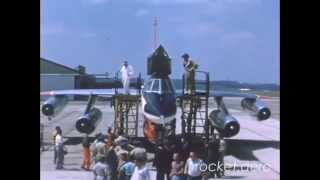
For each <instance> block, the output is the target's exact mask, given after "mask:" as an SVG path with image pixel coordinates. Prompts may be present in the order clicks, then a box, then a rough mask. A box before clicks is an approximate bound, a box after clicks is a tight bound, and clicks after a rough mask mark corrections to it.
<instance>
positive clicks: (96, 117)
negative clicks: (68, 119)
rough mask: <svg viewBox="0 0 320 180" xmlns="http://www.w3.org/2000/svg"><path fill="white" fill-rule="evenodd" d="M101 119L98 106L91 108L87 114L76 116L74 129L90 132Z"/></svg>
mask: <svg viewBox="0 0 320 180" xmlns="http://www.w3.org/2000/svg"><path fill="white" fill-rule="evenodd" d="M101 119H102V112H101V110H99V109H98V108H92V109H91V110H90V111H89V112H88V113H87V114H85V115H83V116H81V117H80V118H78V120H77V122H76V129H77V131H79V132H80V133H86V134H91V133H92V132H93V131H94V130H95V128H96V127H97V125H98V124H99V123H100V121H101Z"/></svg>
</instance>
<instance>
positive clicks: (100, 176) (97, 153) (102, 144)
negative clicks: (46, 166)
mask: <svg viewBox="0 0 320 180" xmlns="http://www.w3.org/2000/svg"><path fill="white" fill-rule="evenodd" d="M53 137H54V144H55V146H54V163H55V164H56V169H63V163H64V155H65V154H66V152H65V147H64V143H63V137H62V130H61V128H60V127H59V126H57V127H56V129H55V132H54V134H53ZM212 145H213V146H214V145H215V144H212ZM82 146H83V156H84V158H83V163H82V166H81V168H82V169H84V170H86V171H92V172H93V174H94V177H95V180H149V179H150V173H149V168H148V167H147V166H146V163H147V152H146V150H145V149H144V148H140V147H134V146H132V145H130V144H129V141H128V139H127V138H126V137H125V136H124V135H123V134H122V132H119V133H117V135H116V134H114V133H113V132H112V129H111V128H109V129H108V133H107V135H103V134H102V133H99V134H97V135H96V137H95V140H94V141H93V142H92V143H90V140H89V137H88V135H85V136H84V137H83V141H82ZM208 148H209V149H217V148H214V147H208ZM217 150H218V152H214V153H215V154H217V153H221V152H222V151H223V150H222V149H221V148H220V149H219V148H218V149H217ZM187 153H188V154H187V156H185V152H184V151H183V152H179V153H178V152H175V153H174V152H172V151H171V150H170V147H168V146H166V145H164V146H158V147H157V148H156V152H155V156H154V159H153V166H155V168H156V174H157V175H156V179H157V180H164V179H167V180H201V179H206V176H207V175H208V174H205V172H202V171H201V168H200V166H201V165H204V164H205V163H208V162H207V161H204V160H203V159H201V158H200V157H199V154H198V153H196V152H194V151H192V150H190V151H188V152H187ZM217 157H218V156H217ZM208 159H211V160H212V161H218V160H222V159H219V158H218V159H217V158H216V159H215V160H214V157H208ZM215 175H216V176H218V177H221V176H222V175H223V172H218V174H217V173H216V174H215Z"/></svg>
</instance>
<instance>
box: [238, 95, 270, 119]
mask: <svg viewBox="0 0 320 180" xmlns="http://www.w3.org/2000/svg"><path fill="white" fill-rule="evenodd" d="M241 106H242V108H243V109H247V110H249V111H251V112H253V113H254V114H255V115H256V116H257V118H258V120H259V121H262V120H266V119H268V118H269V117H270V116H271V111H270V109H269V108H268V107H267V106H266V105H265V104H264V103H263V102H262V101H260V100H258V99H250V98H244V99H243V100H242V101H241Z"/></svg>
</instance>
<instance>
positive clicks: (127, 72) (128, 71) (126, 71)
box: [120, 61, 134, 94]
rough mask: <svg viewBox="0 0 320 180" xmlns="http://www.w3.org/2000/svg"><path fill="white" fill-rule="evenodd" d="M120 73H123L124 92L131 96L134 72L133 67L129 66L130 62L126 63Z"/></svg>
mask: <svg viewBox="0 0 320 180" xmlns="http://www.w3.org/2000/svg"><path fill="white" fill-rule="evenodd" d="M120 73H121V78H122V85H123V89H124V92H125V93H126V94H130V78H132V77H133V75H134V71H133V67H132V66H131V65H129V64H128V61H124V63H123V66H122V68H121V70H120Z"/></svg>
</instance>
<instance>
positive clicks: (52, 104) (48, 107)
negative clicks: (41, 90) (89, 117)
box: [41, 95, 68, 116]
mask: <svg viewBox="0 0 320 180" xmlns="http://www.w3.org/2000/svg"><path fill="white" fill-rule="evenodd" d="M67 103H68V97H67V96H65V95H56V96H52V97H49V98H48V99H47V100H46V101H45V102H44V103H43V105H42V109H41V111H42V113H43V114H44V115H45V116H56V115H58V114H59V113H60V112H61V111H62V110H63V108H64V107H65V106H66V105H67Z"/></svg>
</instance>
